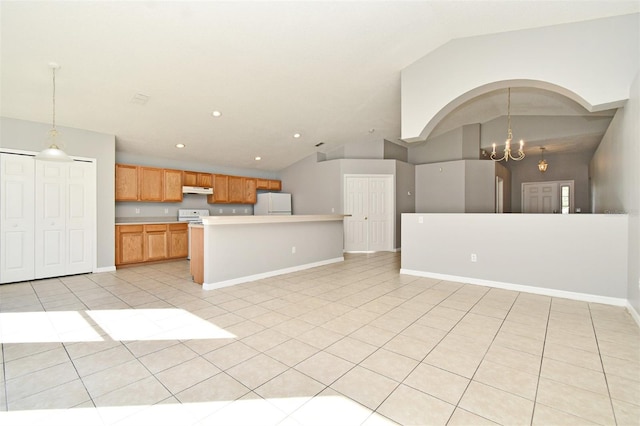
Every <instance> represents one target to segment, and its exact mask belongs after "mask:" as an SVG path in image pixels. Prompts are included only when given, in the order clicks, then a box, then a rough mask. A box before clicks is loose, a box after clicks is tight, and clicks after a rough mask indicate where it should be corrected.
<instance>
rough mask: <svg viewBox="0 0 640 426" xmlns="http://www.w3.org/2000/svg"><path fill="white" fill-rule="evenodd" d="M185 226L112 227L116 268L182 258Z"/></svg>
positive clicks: (185, 246)
mask: <svg viewBox="0 0 640 426" xmlns="http://www.w3.org/2000/svg"><path fill="white" fill-rule="evenodd" d="M188 244H189V228H188V224H186V223H170V224H148V225H116V266H121V265H131V264H136V263H145V262H157V261H162V260H167V259H180V258H186V257H187V254H188V251H189V245H188Z"/></svg>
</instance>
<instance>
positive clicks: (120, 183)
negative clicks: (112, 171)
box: [116, 164, 138, 201]
mask: <svg viewBox="0 0 640 426" xmlns="http://www.w3.org/2000/svg"><path fill="white" fill-rule="evenodd" d="M137 200H138V166H130V165H127V164H116V201H137Z"/></svg>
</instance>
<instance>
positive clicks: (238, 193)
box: [214, 176, 244, 204]
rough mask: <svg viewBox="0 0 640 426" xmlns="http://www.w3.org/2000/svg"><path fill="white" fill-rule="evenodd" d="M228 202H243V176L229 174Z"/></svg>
mask: <svg viewBox="0 0 640 426" xmlns="http://www.w3.org/2000/svg"><path fill="white" fill-rule="evenodd" d="M214 192H215V190H214ZM229 202H230V203H238V204H242V203H244V178H243V177H242V176H229Z"/></svg>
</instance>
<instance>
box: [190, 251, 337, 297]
mask: <svg viewBox="0 0 640 426" xmlns="http://www.w3.org/2000/svg"><path fill="white" fill-rule="evenodd" d="M337 262H344V257H343V256H340V257H336V258H333V259H327V260H321V261H319V262H313V263H307V264H304V265H298V266H292V267H290V268H284V269H278V270H275V271H269V272H263V273H260V274H255V275H247V276H246V277H240V278H234V279H232V280H225V281H218V282H215V283H203V284H202V289H203V290H215V289H217V288H223V287H229V286H232V285H236V284H242V283H248V282H251V281H257V280H262V279H264V278H271V277H275V276H276V275H282V274H289V273H291V272H298V271H303V270H305V269H310V268H315V267H317V266H324V265H329V264H331V263H337Z"/></svg>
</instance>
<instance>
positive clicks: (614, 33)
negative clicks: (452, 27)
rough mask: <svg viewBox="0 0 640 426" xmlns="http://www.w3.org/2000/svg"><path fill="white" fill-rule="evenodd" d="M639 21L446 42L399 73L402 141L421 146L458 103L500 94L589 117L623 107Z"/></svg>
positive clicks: (635, 60)
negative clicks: (516, 92)
mask: <svg viewBox="0 0 640 426" xmlns="http://www.w3.org/2000/svg"><path fill="white" fill-rule="evenodd" d="M639 23H640V14H632V15H623V16H617V17H612V18H605V19H598V20H593V21H584V22H578V23H571V24H564V25H555V26H550V27H544V28H535V29H530V30H520V31H511V32H506V33H499V34H491V35H486V36H477V37H469V38H464V39H457V40H452V41H450V42H448V43H447V44H445V45H443V46H442V47H440V48H438V49H436V50H435V51H433V52H431V53H429V54H428V55H426V56H424V57H423V58H421V59H420V60H418V61H417V62H415V63H413V64H412V65H410V66H408V67H407V68H405V69H404V70H403V71H402V73H401V83H402V88H401V105H402V119H401V122H402V136H401V137H402V139H403V140H405V141H406V142H418V141H423V140H425V139H426V138H427V136H429V133H431V131H432V130H433V129H434V127H435V126H436V125H437V124H438V122H439V121H440V120H441V119H442V118H443V117H445V116H446V115H447V114H448V113H449V112H451V111H453V109H455V108H456V107H458V106H459V105H461V104H463V103H464V102H466V101H468V100H470V99H472V98H474V97H476V96H479V95H482V94H484V93H487V92H490V91H493V90H496V89H500V88H506V87H537V88H541V89H547V90H552V91H554V92H557V93H560V94H563V95H565V96H567V97H569V98H571V99H573V100H575V101H576V102H578V103H579V104H581V105H582V106H584V107H585V108H586V109H587V110H589V111H600V110H605V109H610V108H616V107H620V106H622V105H624V102H625V100H626V99H627V98H628V97H629V92H630V87H631V83H632V81H633V78H634V76H635V75H636V73H637V72H638V69H639V64H640V53H639V52H640V25H639Z"/></svg>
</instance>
